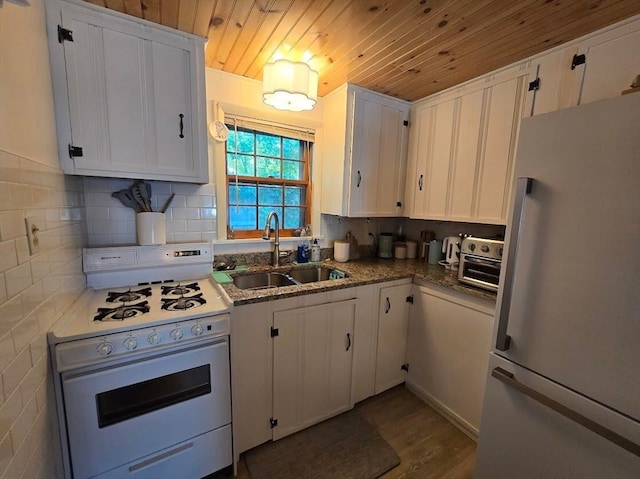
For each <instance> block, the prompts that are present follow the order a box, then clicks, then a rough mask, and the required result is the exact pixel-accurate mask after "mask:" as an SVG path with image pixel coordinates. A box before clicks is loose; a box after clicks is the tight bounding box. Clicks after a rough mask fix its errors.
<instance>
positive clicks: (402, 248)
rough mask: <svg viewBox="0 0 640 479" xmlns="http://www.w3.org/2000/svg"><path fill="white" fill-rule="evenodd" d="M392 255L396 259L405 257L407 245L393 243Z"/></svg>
mask: <svg viewBox="0 0 640 479" xmlns="http://www.w3.org/2000/svg"><path fill="white" fill-rule="evenodd" d="M393 256H394V257H395V258H396V259H405V258H406V257H407V245H406V244H405V243H395V244H394V245H393Z"/></svg>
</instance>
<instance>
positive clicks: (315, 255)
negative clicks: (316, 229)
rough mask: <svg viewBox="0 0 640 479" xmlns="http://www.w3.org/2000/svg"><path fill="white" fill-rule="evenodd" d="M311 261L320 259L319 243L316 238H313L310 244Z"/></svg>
mask: <svg viewBox="0 0 640 479" xmlns="http://www.w3.org/2000/svg"><path fill="white" fill-rule="evenodd" d="M311 261H314V262H318V261H320V244H319V243H318V238H314V239H313V245H312V246H311Z"/></svg>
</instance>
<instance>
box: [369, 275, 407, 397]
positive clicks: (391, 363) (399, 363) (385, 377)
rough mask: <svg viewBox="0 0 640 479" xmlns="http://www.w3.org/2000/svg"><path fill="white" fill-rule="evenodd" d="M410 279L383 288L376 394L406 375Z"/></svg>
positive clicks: (380, 295)
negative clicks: (403, 282) (408, 281)
mask: <svg viewBox="0 0 640 479" xmlns="http://www.w3.org/2000/svg"><path fill="white" fill-rule="evenodd" d="M411 290H412V285H411V283H405V284H398V285H395V286H389V287H386V288H381V289H380V294H379V300H380V301H379V303H378V345H377V354H376V380H375V390H374V392H375V394H378V393H381V392H382V391H385V390H387V389H389V388H392V387H393V386H397V385H398V384H402V383H403V382H404V379H405V368H406V350H407V324H408V321H409V306H411V303H410V301H412V298H410V297H411Z"/></svg>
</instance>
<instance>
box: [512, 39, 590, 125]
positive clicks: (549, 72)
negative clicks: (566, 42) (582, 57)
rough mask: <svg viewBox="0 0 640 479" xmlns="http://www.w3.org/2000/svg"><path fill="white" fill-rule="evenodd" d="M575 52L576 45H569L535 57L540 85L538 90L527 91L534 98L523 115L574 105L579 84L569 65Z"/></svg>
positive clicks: (537, 113)
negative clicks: (529, 107)
mask: <svg viewBox="0 0 640 479" xmlns="http://www.w3.org/2000/svg"><path fill="white" fill-rule="evenodd" d="M577 52H578V47H577V46H571V47H567V48H563V49H562V50H557V51H554V52H551V53H547V54H545V55H543V56H542V57H540V58H538V59H536V61H535V69H536V71H537V78H539V79H540V86H539V90H537V91H532V92H529V93H528V94H529V95H533V97H534V98H533V102H532V105H531V109H530V110H528V111H525V112H524V116H525V117H526V116H533V115H540V114H542V113H549V112H551V111H556V110H561V109H562V108H569V107H571V106H575V101H576V96H577V94H578V91H579V85H578V84H577V83H576V81H575V77H576V75H575V74H574V72H573V71H572V70H571V69H570V68H569V66H570V65H571V59H572V58H573V55H575V54H576V53H577ZM533 79H534V78H532V79H531V81H532V80H533Z"/></svg>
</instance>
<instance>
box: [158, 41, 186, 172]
mask: <svg viewBox="0 0 640 479" xmlns="http://www.w3.org/2000/svg"><path fill="white" fill-rule="evenodd" d="M152 61H153V102H152V104H153V108H154V111H153V117H152V118H153V119H154V123H155V125H154V127H155V128H154V130H155V136H156V141H155V146H156V148H155V149H156V151H155V155H156V158H157V160H156V166H157V168H158V170H159V171H162V172H163V173H166V174H178V175H184V173H185V170H186V171H197V164H196V158H194V157H193V154H192V143H191V138H192V137H193V133H192V131H193V128H192V115H191V84H190V75H189V72H190V66H189V61H190V58H189V52H188V51H185V50H183V49H181V48H175V47H172V46H170V45H165V44H162V43H159V42H154V43H153V44H152Z"/></svg>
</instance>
